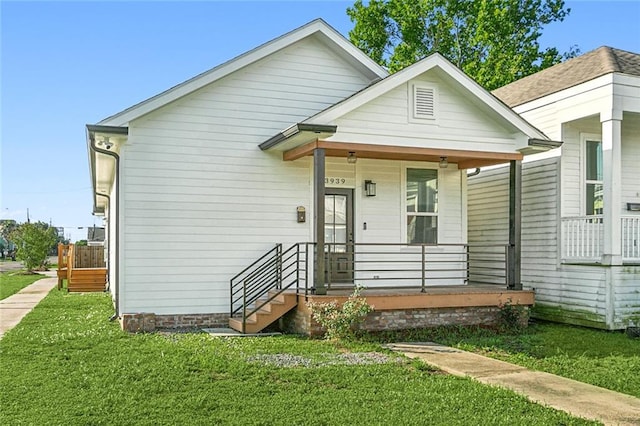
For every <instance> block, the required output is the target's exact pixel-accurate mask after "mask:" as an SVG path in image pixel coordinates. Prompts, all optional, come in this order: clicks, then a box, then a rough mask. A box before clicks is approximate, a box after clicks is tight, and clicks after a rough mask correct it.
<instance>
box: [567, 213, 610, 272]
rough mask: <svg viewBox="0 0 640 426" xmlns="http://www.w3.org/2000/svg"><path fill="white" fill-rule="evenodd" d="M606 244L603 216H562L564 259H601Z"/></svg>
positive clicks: (584, 260)
mask: <svg viewBox="0 0 640 426" xmlns="http://www.w3.org/2000/svg"><path fill="white" fill-rule="evenodd" d="M603 246H604V225H603V223H602V216H582V217H563V218H562V261H563V262H564V261H582V262H587V261H592V262H595V261H599V260H600V258H601V257H602V249H603Z"/></svg>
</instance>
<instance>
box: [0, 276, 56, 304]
mask: <svg viewBox="0 0 640 426" xmlns="http://www.w3.org/2000/svg"><path fill="white" fill-rule="evenodd" d="M44 277H45V276H44V275H39V274H37V275H21V274H20V272H19V271H18V272H16V271H10V272H1V273H0V300H2V299H6V298H7V297H9V296H11V295H12V294H15V293H17V292H19V291H20V290H22V289H23V288H25V287H26V286H28V285H29V284H31V283H33V282H35V281H38V280H39V279H41V278H44Z"/></svg>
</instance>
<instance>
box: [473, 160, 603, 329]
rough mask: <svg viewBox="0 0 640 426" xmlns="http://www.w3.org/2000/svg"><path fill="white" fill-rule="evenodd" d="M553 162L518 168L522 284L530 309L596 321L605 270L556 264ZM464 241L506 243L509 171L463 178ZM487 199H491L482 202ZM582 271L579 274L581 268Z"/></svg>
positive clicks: (556, 181) (556, 187) (556, 169)
mask: <svg viewBox="0 0 640 426" xmlns="http://www.w3.org/2000/svg"><path fill="white" fill-rule="evenodd" d="M558 162H559V158H550V159H546V160H539V161H535V162H530V163H524V164H523V176H522V191H523V192H522V259H523V261H522V284H523V286H524V288H527V289H534V290H535V292H536V304H537V305H539V306H545V307H554V308H556V307H562V308H563V309H565V310H566V315H567V318H570V317H571V315H572V314H571V312H572V311H574V312H575V316H576V318H582V317H583V314H584V313H585V312H586V313H588V314H589V315H590V318H600V321H601V323H602V326H603V327H604V324H605V323H606V321H605V313H606V306H607V298H606V291H605V285H604V275H605V270H604V268H601V267H591V268H582V266H576V265H560V264H559V263H558V247H559V244H560V241H559V237H558V235H559V234H558V218H559V212H558V207H559V206H558V201H559V193H558V190H559V179H560V175H559V170H560V168H559V164H558ZM468 193H469V213H468V214H469V225H468V227H469V242H470V243H474V242H475V243H481V242H485V243H488V242H494V243H500V244H506V243H508V241H509V234H508V229H509V168H508V167H501V168H498V169H494V170H485V171H482V172H481V173H480V174H479V175H478V176H475V177H472V178H470V179H469V183H468ZM487 200H492V202H491V203H487V202H486V201H487ZM581 268H582V269H581Z"/></svg>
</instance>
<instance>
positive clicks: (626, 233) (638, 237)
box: [622, 216, 640, 262]
mask: <svg viewBox="0 0 640 426" xmlns="http://www.w3.org/2000/svg"><path fill="white" fill-rule="evenodd" d="M622 261H623V262H640V216H623V217H622Z"/></svg>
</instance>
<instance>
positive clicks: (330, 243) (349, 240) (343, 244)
mask: <svg viewBox="0 0 640 426" xmlns="http://www.w3.org/2000/svg"><path fill="white" fill-rule="evenodd" d="M324 208H325V214H324V241H325V244H326V246H325V253H326V269H327V270H326V277H327V280H326V281H327V284H328V286H329V287H331V284H332V283H351V284H352V283H353V189H336V188H327V189H326V190H325V196H324Z"/></svg>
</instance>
